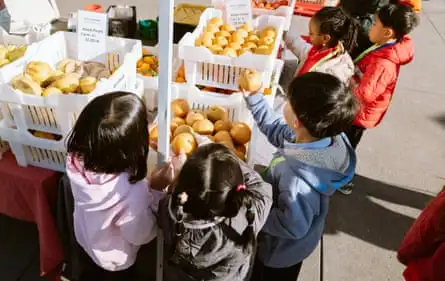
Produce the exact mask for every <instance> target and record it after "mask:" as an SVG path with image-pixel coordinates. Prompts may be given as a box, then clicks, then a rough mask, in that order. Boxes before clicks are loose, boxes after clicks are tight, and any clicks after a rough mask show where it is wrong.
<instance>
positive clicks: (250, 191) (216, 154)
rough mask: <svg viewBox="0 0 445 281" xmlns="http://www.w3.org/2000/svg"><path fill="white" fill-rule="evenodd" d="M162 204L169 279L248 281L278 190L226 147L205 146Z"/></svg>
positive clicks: (194, 156)
mask: <svg viewBox="0 0 445 281" xmlns="http://www.w3.org/2000/svg"><path fill="white" fill-rule="evenodd" d="M172 188H173V191H172V193H171V194H170V195H169V196H168V197H167V198H166V199H165V200H164V201H163V202H162V203H161V205H160V207H159V208H160V211H159V224H160V227H161V228H162V230H163V232H164V236H165V251H164V252H165V253H164V256H165V258H166V261H165V266H164V269H165V271H164V272H165V273H164V274H165V278H164V280H166V281H188V280H206V281H225V280H227V281H229V280H230V281H243V280H245V279H246V276H247V275H248V273H249V269H250V268H251V267H250V265H251V264H252V261H253V258H254V257H253V253H254V251H255V245H256V243H255V241H256V236H257V234H258V232H259V231H260V229H261V228H262V227H263V225H264V222H265V221H266V218H267V215H268V214H269V211H270V207H271V205H272V188H271V186H270V185H269V184H267V183H265V182H264V181H263V180H262V178H261V177H260V175H258V174H257V173H256V172H255V171H253V170H252V169H251V168H250V167H249V166H247V165H246V164H245V163H243V162H241V161H240V160H239V158H238V157H237V156H236V155H235V154H233V153H232V152H231V151H230V150H229V149H228V148H227V147H225V146H223V145H221V144H215V143H210V144H205V145H202V146H200V147H199V148H198V149H197V150H196V151H195V152H194V153H193V154H192V155H191V156H190V157H189V159H188V160H187V161H186V162H185V164H184V166H183V167H182V170H181V171H180V173H179V175H178V178H177V179H176V181H175V182H174V183H173V186H172Z"/></svg>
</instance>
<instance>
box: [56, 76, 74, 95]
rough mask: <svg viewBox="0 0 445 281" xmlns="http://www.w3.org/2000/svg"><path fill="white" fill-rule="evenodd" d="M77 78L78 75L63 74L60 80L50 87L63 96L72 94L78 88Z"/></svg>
mask: <svg viewBox="0 0 445 281" xmlns="http://www.w3.org/2000/svg"><path fill="white" fill-rule="evenodd" d="M79 78H80V77H79V75H77V74H74V73H69V74H64V75H63V76H62V78H60V79H59V80H57V81H55V82H54V83H52V84H51V87H56V88H58V89H60V90H61V91H62V92H63V93H65V94H69V93H74V92H76V90H77V88H79V82H80V81H79Z"/></svg>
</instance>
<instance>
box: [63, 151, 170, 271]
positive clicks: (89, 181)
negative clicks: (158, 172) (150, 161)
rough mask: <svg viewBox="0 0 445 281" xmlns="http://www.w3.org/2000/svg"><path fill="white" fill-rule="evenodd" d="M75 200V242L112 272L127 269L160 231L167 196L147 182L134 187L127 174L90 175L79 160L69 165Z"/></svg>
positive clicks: (73, 159) (68, 161)
mask: <svg viewBox="0 0 445 281" xmlns="http://www.w3.org/2000/svg"><path fill="white" fill-rule="evenodd" d="M66 171H67V175H68V177H69V179H70V183H71V189H72V191H73V196H74V232H75V235H76V239H77V241H78V242H79V244H80V245H81V246H82V247H83V249H84V250H85V251H86V252H87V253H88V255H89V256H90V257H91V258H92V259H93V260H94V262H95V263H96V264H97V265H99V266H101V267H102V268H104V269H106V270H109V271H119V270H124V269H127V268H129V267H130V266H132V265H133V264H134V262H135V260H136V256H137V252H138V250H139V247H140V246H141V245H143V244H146V243H148V242H150V241H151V240H153V239H154V238H155V237H156V233H157V221H156V216H155V214H156V212H157V209H158V204H159V200H161V199H162V198H163V197H164V194H163V193H162V192H159V191H155V190H151V189H150V188H149V187H148V185H149V183H148V181H146V180H143V181H140V182H137V183H135V184H130V183H129V181H128V174H127V173H122V174H119V175H107V174H95V173H92V172H88V171H86V170H85V169H84V168H83V165H82V163H81V162H80V161H78V160H77V159H76V158H74V157H71V156H68V159H67V165H66Z"/></svg>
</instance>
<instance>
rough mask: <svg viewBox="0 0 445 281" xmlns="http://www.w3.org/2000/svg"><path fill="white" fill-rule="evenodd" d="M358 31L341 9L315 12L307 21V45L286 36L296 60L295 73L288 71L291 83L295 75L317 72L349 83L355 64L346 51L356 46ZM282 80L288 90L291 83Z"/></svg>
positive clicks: (326, 8) (330, 8)
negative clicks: (290, 75) (290, 74)
mask: <svg viewBox="0 0 445 281" xmlns="http://www.w3.org/2000/svg"><path fill="white" fill-rule="evenodd" d="M357 32H358V26H357V24H356V23H355V22H354V21H353V20H351V19H350V18H349V17H348V16H347V15H346V14H345V13H344V12H343V10H342V9H340V8H338V7H324V8H323V9H321V10H320V11H318V12H317V13H316V14H315V15H314V16H313V17H312V18H311V20H310V22H309V37H308V38H307V41H308V42H306V41H305V40H303V39H302V38H301V37H300V36H298V37H293V36H291V35H290V34H289V33H288V34H287V35H286V36H285V43H286V46H287V48H288V49H289V50H290V51H292V53H293V54H294V55H295V56H297V58H298V60H299V62H298V68H297V71H296V72H292V71H290V72H291V73H292V78H291V79H290V81H291V80H292V79H293V78H294V77H295V76H300V75H302V74H304V73H306V72H310V71H317V72H324V73H329V74H332V75H334V76H336V77H337V78H339V79H340V80H341V81H343V82H344V83H347V84H348V83H349V80H350V78H351V77H352V75H353V74H354V63H353V61H352V59H351V57H350V56H349V54H348V53H347V52H348V51H350V50H351V49H352V48H353V47H354V46H355V44H356V37H357ZM288 72H289V71H288ZM294 73H295V74H294ZM285 80H286V78H283V80H282V86H283V87H284V88H285V89H287V88H288V83H290V81H288V82H286V81H285ZM287 80H289V79H288V78H287Z"/></svg>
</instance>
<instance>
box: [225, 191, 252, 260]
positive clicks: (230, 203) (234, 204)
mask: <svg viewBox="0 0 445 281" xmlns="http://www.w3.org/2000/svg"><path fill="white" fill-rule="evenodd" d="M254 200H260V197H259V195H258V194H257V193H256V192H255V191H251V190H248V189H247V187H246V186H245V185H243V184H241V185H238V186H237V187H236V188H234V189H233V190H232V191H230V193H229V195H228V198H227V204H226V211H225V216H226V217H229V218H232V217H235V216H237V215H238V213H239V211H240V210H242V208H243V207H244V208H245V212H246V213H245V216H246V220H247V227H246V228H245V229H244V231H243V233H242V234H241V236H240V239H238V241H236V243H237V244H238V245H239V246H242V247H243V249H244V251H246V252H249V251H250V250H251V249H252V248H254V247H255V246H256V235H255V229H254V223H255V217H256V215H257V214H256V211H255V207H254V204H253V202H254Z"/></svg>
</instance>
